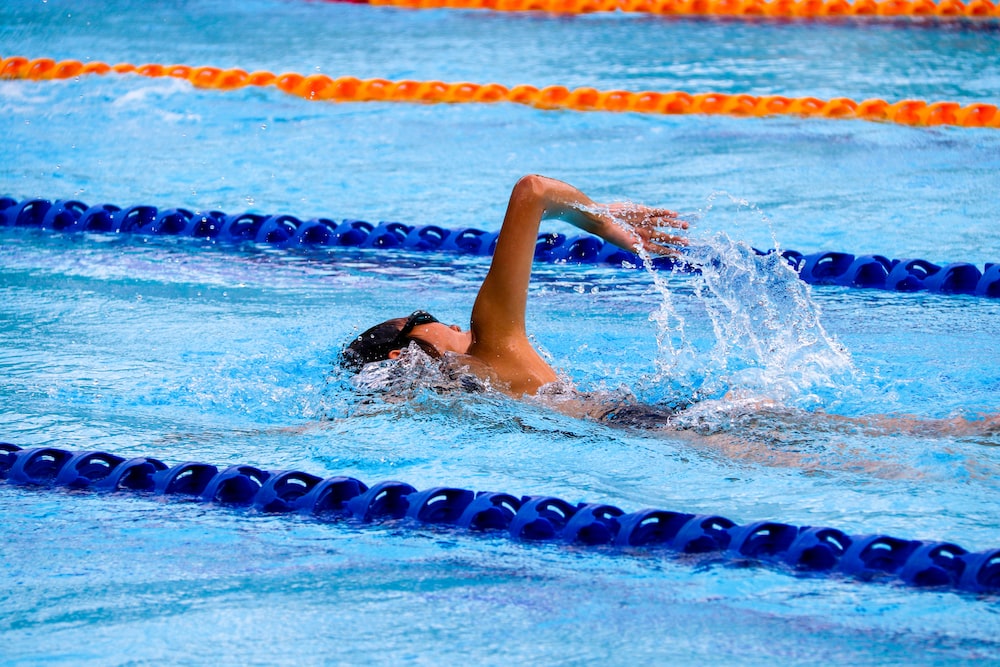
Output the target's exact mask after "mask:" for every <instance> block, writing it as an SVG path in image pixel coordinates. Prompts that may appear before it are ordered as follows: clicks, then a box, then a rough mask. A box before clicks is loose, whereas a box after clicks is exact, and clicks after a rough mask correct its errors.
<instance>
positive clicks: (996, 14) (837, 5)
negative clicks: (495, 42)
mask: <svg viewBox="0 0 1000 667" xmlns="http://www.w3.org/2000/svg"><path fill="white" fill-rule="evenodd" d="M368 3H369V4H372V5H382V6H392V7H408V8H412V9H432V8H439V7H448V8H451V9H487V10H492V11H501V12H549V13H552V14H589V13H594V12H614V11H620V12H629V13H645V14H663V15H680V16H684V15H688V16H746V17H753V16H770V17H776V18H808V19H814V18H824V17H841V16H883V17H903V16H913V17H921V18H940V19H955V18H967V19H991V18H992V19H995V18H1000V7H998V5H997V4H996V3H995V2H993V0H971V1H970V2H968V3H965V2H963V1H962V0H940V1H939V2H934V0H853V1H852V0H368Z"/></svg>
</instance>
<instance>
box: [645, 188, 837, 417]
mask: <svg viewBox="0 0 1000 667" xmlns="http://www.w3.org/2000/svg"><path fill="white" fill-rule="evenodd" d="M738 203H739V204H741V206H743V207H746V208H749V210H751V211H752V212H754V213H755V214H756V215H759V216H760V217H761V220H763V221H764V222H766V218H764V217H763V215H762V214H761V213H760V212H759V211H757V210H756V209H753V207H749V206H748V205H747V204H746V203H745V202H738ZM708 210H711V207H709V209H708ZM704 214H705V213H703V214H702V215H704ZM640 255H641V256H642V257H643V261H644V263H645V266H646V270H647V272H648V273H649V275H650V277H651V278H652V281H653V285H654V289H655V290H656V292H657V293H658V296H659V302H658V306H657V309H656V310H655V311H654V312H653V313H652V314H651V315H650V318H651V319H652V321H654V322H655V323H656V325H657V343H658V350H659V352H658V356H657V359H656V372H655V375H654V376H653V377H652V378H650V383H651V384H652V385H653V386H656V387H659V388H660V392H659V393H660V396H661V397H670V396H673V397H677V396H682V395H686V396H689V397H694V398H695V399H720V398H723V397H725V398H726V399H727V400H729V402H730V403H739V402H750V403H756V404H759V403H760V402H761V401H765V400H766V401H768V402H771V403H781V404H785V405H795V406H798V407H807V406H810V405H816V404H821V403H822V402H823V398H822V396H830V395H835V394H837V393H838V392H841V391H843V390H845V389H847V388H849V387H851V386H853V385H854V384H855V382H854V380H855V370H854V366H853V364H852V362H851V359H850V356H849V355H848V353H847V352H846V351H845V350H844V349H843V348H842V347H841V346H840V345H839V344H838V343H837V342H836V341H835V340H834V339H833V338H832V337H831V336H830V335H829V334H828V333H827V332H826V331H825V329H824V328H823V325H822V323H821V321H820V309H819V307H818V305H817V304H816V302H815V301H814V300H813V299H812V296H811V292H810V288H809V286H808V285H807V284H806V283H804V282H802V281H801V280H799V278H798V276H797V275H796V274H795V272H794V270H792V268H791V267H789V266H788V264H787V263H786V262H785V260H784V259H783V258H782V257H781V253H780V249H779V248H778V245H777V243H775V244H774V247H773V248H772V249H771V251H770V252H767V253H761V252H759V251H757V250H755V249H754V248H752V247H751V246H750V245H748V244H747V243H744V242H741V241H735V240H733V239H731V238H730V237H729V236H728V235H726V234H724V233H717V234H714V235H708V236H705V237H701V238H698V237H695V236H692V238H691V240H690V244H689V246H688V247H687V249H686V251H685V253H684V262H685V264H686V266H684V267H683V268H680V269H675V271H678V270H683V271H691V270H693V274H692V275H689V276H686V277H685V278H684V279H683V284H684V285H685V290H684V291H683V292H684V294H683V296H680V295H678V294H676V293H675V291H674V290H673V289H671V286H672V285H677V284H678V283H679V282H680V281H679V280H678V277H676V276H673V275H669V274H667V275H664V274H663V273H661V272H659V271H657V270H656V269H654V267H653V265H652V261H651V258H650V257H649V255H648V253H644V252H643V251H641V250H640ZM680 299H688V300H689V301H693V302H694V304H693V306H694V307H692V304H691V303H683V304H682V303H681V302H680V301H679V300H680ZM682 305H683V307H681V306H682ZM692 317H697V318H699V320H702V319H707V322H708V323H709V324H710V333H709V334H708V335H707V336H706V335H705V334H701V335H699V336H695V335H692V334H691V333H690V331H691V330H693V329H696V328H697V327H696V326H695V324H697V325H698V327H701V328H704V324H703V322H701V321H699V322H698V323H695V322H689V321H688V320H689V318H692Z"/></svg>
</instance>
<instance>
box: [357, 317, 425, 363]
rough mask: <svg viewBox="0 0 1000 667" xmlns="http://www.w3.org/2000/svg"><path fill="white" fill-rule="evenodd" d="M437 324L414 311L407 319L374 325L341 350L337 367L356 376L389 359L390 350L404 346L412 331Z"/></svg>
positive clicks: (396, 319) (397, 319)
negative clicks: (369, 366) (374, 363)
mask: <svg viewBox="0 0 1000 667" xmlns="http://www.w3.org/2000/svg"><path fill="white" fill-rule="evenodd" d="M437 321H438V320H437V318H435V317H434V316H433V315H431V314H430V313H428V312H427V311H424V310H418V311H416V312H414V313H412V314H411V315H410V316H409V317H407V318H402V317H397V318H395V319H392V320H386V321H385V322H382V323H381V324H376V325H375V326H373V327H372V328H371V329H368V330H367V331H364V332H363V333H362V334H361V335H360V336H358V337H357V338H355V339H354V340H352V341H351V342H350V344H348V346H347V347H346V348H344V351H343V353H341V355H340V365H341V366H343V367H344V368H347V369H348V370H352V371H354V372H357V371H360V370H361V369H362V368H364V366H365V364H370V363H372V362H373V361H384V360H386V359H388V358H389V353H390V352H392V351H393V350H399V349H402V348H404V347H406V346H407V344H408V341H407V336H409V335H410V333H411V332H412V331H413V328H414V327H416V326H420V325H421V324H431V323H433V322H437Z"/></svg>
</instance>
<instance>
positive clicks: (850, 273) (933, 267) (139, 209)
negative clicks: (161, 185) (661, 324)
mask: <svg viewBox="0 0 1000 667" xmlns="http://www.w3.org/2000/svg"><path fill="white" fill-rule="evenodd" d="M0 226H8V227H9V226H19V227H36V228H41V229H46V230H51V231H58V232H84V231H86V232H103V233H112V234H116V233H133V234H151V235H164V236H187V237H193V238H201V239H208V240H212V241H217V242H221V243H234V244H238V243H243V242H255V243H261V244H267V245H270V246H273V247H278V248H310V247H311V248H321V247H335V246H345V247H355V248H366V249H393V248H398V249H405V250H418V251H432V252H454V253H462V254H470V255H491V254H492V253H493V250H494V247H495V245H496V238H497V232H487V231H483V230H481V229H475V228H471V227H468V228H462V229H445V228H444V227H439V226H437V225H424V226H415V225H407V224H404V223H402V222H379V223H378V224H372V223H370V222H366V221H364V220H353V219H346V220H340V221H336V220H332V219H329V218H313V219H310V220H300V219H299V218H296V217H293V216H290V215H260V214H256V213H240V214H235V215H229V214H226V213H223V212H221V211H202V212H193V211H190V210H188V209H183V208H170V209H162V210H161V209H157V208H156V207H154V206H142V205H139V206H131V207H128V208H121V207H119V206H115V205H114V204H98V205H96V206H88V205H87V204H84V203H83V202H79V201H74V200H59V201H55V202H50V201H48V200H45V199H28V200H24V201H21V202H18V201H16V200H14V199H11V198H9V197H3V198H0ZM757 252H758V253H761V254H766V253H763V252H761V251H759V250H758V251H757ZM771 252H773V251H771ZM782 256H783V257H784V258H785V260H786V261H788V263H789V264H790V265H791V266H792V267H793V268H794V269H795V270H796V271H797V272H798V274H799V277H800V278H801V279H802V280H804V281H805V282H807V283H810V284H814V285H840V286H844V287H861V288H875V289H884V290H891V291H899V292H916V291H922V290H927V291H931V292H937V293H942V294H968V295H975V296H985V297H992V298H1000V263H987V264H986V265H985V267H984V269H982V270H980V269H979V267H977V266H976V265H974V264H970V263H967V262H955V263H951V264H946V265H943V266H942V265H939V264H934V263H932V262H929V261H927V260H923V259H889V258H887V257H884V256H882V255H861V256H855V255H852V254H850V253H846V252H818V253H812V254H809V255H804V254H802V253H800V252H797V251H795V250H786V251H784V252H782ZM535 259H536V260H537V261H540V262H567V263H582V264H605V265H611V266H618V267H641V266H642V265H643V263H642V260H641V259H640V258H639V256H638V255H636V254H635V253H632V252H628V251H625V250H622V249H620V248H618V247H616V246H614V245H612V244H610V243H605V242H604V241H603V240H601V239H599V238H597V237H595V236H590V235H579V236H572V237H567V236H566V235H564V234H553V233H546V234H541V235H539V237H538V244H537V246H536V248H535ZM653 265H654V266H655V267H657V268H667V269H669V268H673V267H675V263H674V261H673V260H671V259H669V258H665V257H658V258H655V259H654V260H653ZM676 266H677V268H680V269H684V266H683V264H682V263H679V264H677V265H676Z"/></svg>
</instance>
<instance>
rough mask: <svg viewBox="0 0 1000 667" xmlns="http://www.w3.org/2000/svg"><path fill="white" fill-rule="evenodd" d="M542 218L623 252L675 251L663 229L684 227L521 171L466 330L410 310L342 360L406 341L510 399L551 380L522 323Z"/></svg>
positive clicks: (669, 214) (370, 357)
mask: <svg viewBox="0 0 1000 667" xmlns="http://www.w3.org/2000/svg"><path fill="white" fill-rule="evenodd" d="M545 219H559V220H564V221H565V222H568V223H570V224H572V225H575V226H576V227H579V228H580V229H582V230H584V231H586V232H589V233H591V234H594V235H596V236H599V237H600V238H602V239H604V240H605V241H608V242H610V243H613V244H614V245H616V246H618V247H619V248H623V249H625V250H630V251H635V250H636V249H638V248H642V249H644V250H645V251H646V252H649V253H650V254H653V255H677V254H678V252H679V249H680V248H681V247H682V246H684V245H686V244H687V239H686V238H685V237H684V236H682V235H679V234H677V233H673V232H672V231H667V230H684V229H687V227H688V223H687V222H685V221H684V220H681V219H680V218H679V217H678V214H677V213H675V212H674V211H670V210H667V209H662V208H652V207H649V206H643V205H641V204H633V203H628V202H618V203H610V204H598V203H596V202H594V201H592V200H591V199H590V198H589V197H587V195H585V194H583V193H582V192H580V191H579V190H577V189H576V188H574V187H573V186H571V185H568V184H566V183H563V182H561V181H557V180H554V179H551V178H547V177H544V176H537V175H532V176H524V177H523V178H521V179H520V180H519V181H518V182H517V184H515V185H514V189H513V191H512V192H511V194H510V202H509V203H508V205H507V213H506V215H505V216H504V220H503V226H502V227H501V229H500V235H499V236H498V238H497V243H496V250H495V251H494V253H493V260H492V262H491V264H490V269H489V272H488V273H487V274H486V278H485V279H484V280H483V284H482V285H481V286H480V288H479V293H478V294H477V296H476V300H475V302H474V303H473V305H472V315H471V318H470V323H469V329H468V330H462V328H461V327H459V326H457V325H454V324H453V325H446V324H443V323H441V322H439V321H438V320H437V319H436V318H434V316H432V315H431V314H430V313H427V312H425V311H423V310H418V311H415V312H414V313H413V314H411V315H410V316H409V317H399V318H395V319H391V320H387V321H385V322H383V323H381V324H378V325H376V326H374V327H372V328H370V329H368V330H367V331H365V332H363V333H362V334H361V335H359V336H358V337H357V338H355V339H354V340H353V341H351V342H350V344H349V345H348V346H347V347H346V349H345V350H344V352H343V355H342V357H341V361H342V365H343V366H344V367H346V368H349V369H351V370H353V371H359V370H361V369H362V368H363V367H364V366H365V365H366V364H369V363H372V362H377V361H384V360H386V359H397V358H399V356H400V354H402V352H403V350H404V349H405V348H407V347H408V346H409V345H410V344H411V343H413V344H416V345H417V346H418V347H419V348H420V349H422V350H423V351H424V352H426V353H427V354H428V355H429V356H431V357H433V358H436V359H441V358H448V357H452V356H453V355H457V356H458V361H459V362H460V363H461V364H462V365H463V366H465V367H466V368H468V369H469V370H470V371H471V372H473V373H475V374H476V375H477V376H479V377H480V378H482V379H484V380H488V381H489V383H490V385H491V386H492V387H494V388H496V389H499V390H501V391H503V392H504V393H506V394H508V395H510V396H513V397H515V398H521V397H524V396H527V395H534V394H536V393H537V392H538V390H539V389H540V388H542V387H543V386H545V385H548V384H551V383H554V382H556V381H557V380H558V379H559V377H558V375H557V374H556V372H555V371H554V370H553V369H552V368H551V367H550V366H549V365H548V364H547V363H546V362H545V360H544V359H542V357H541V355H539V354H538V352H537V350H535V348H534V346H533V345H532V344H531V341H530V340H529V339H528V333H527V331H526V327H525V309H526V307H527V299H528V284H529V282H530V279H531V266H532V263H533V262H534V257H535V245H536V243H537V241H538V230H539V227H540V225H541V222H542V220H545Z"/></svg>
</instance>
